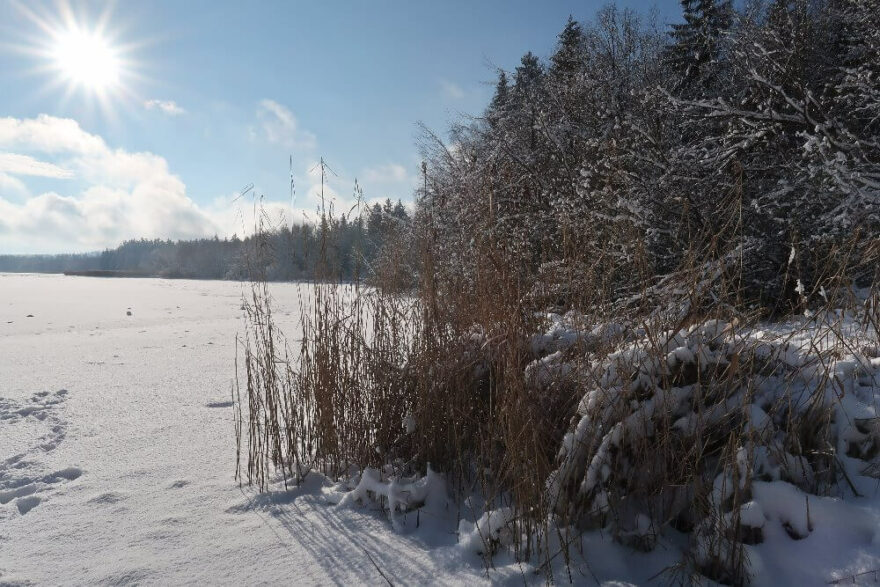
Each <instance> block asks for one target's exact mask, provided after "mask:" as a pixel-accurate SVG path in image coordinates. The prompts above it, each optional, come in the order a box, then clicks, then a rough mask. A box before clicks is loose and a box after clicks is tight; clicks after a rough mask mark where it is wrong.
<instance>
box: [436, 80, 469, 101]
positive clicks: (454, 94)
mask: <svg viewBox="0 0 880 587" xmlns="http://www.w3.org/2000/svg"><path fill="white" fill-rule="evenodd" d="M440 89H442V90H443V95H444V96H446V97H447V98H450V99H452V100H461V99H462V98H464V90H463V89H461V86H459V85H458V84H455V83H453V82H451V81H449V80H446V79H442V80H440Z"/></svg>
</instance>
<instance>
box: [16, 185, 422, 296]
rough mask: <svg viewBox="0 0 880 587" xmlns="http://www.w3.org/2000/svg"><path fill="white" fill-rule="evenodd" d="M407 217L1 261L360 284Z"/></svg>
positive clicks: (385, 214)
mask: <svg viewBox="0 0 880 587" xmlns="http://www.w3.org/2000/svg"><path fill="white" fill-rule="evenodd" d="M409 223H410V214H409V213H408V212H407V210H406V207H405V206H404V205H403V204H402V202H400V201H399V200H398V202H397V203H396V204H393V203H392V202H391V200H389V199H386V200H385V202H384V204H379V203H376V204H374V205H373V206H368V207H366V210H365V211H364V213H363V214H361V215H357V216H354V217H349V216H346V215H341V216H339V217H338V218H336V217H330V216H329V215H325V216H323V217H322V218H321V220H320V221H318V222H316V223H314V224H309V223H302V224H291V225H284V226H280V227H270V228H266V229H264V230H261V231H259V233H258V234H257V235H256V236H248V237H246V238H244V239H242V238H239V237H238V236H235V235H233V236H232V238H223V239H220V238H218V237H217V236H215V237H213V238H201V239H194V240H181V241H171V240H162V239H138V240H127V241H125V242H123V243H122V244H121V245H119V246H118V247H116V248H114V249H106V250H104V251H102V252H95V253H83V254H64V255H0V271H7V272H34V273H63V272H88V271H111V272H126V273H132V272H134V273H141V274H145V275H152V276H156V277H168V278H185V279H232V280H245V279H252V278H264V279H268V280H271V281H292V280H303V279H312V278H313V277H315V275H317V274H319V273H323V274H325V275H332V276H333V278H334V279H336V278H338V279H342V280H355V279H359V278H361V277H365V276H367V275H369V273H370V271H371V267H372V264H373V262H374V259H375V258H376V257H377V255H378V254H379V253H380V251H381V250H382V249H383V247H384V246H385V243H386V242H388V241H389V240H390V239H392V238H395V235H397V234H399V233H401V232H404V231H405V230H406V227H407V226H408V225H409Z"/></svg>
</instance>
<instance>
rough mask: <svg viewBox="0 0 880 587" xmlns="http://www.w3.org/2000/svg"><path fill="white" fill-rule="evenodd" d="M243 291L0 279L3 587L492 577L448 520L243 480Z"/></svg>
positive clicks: (320, 484)
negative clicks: (393, 515) (238, 349)
mask: <svg viewBox="0 0 880 587" xmlns="http://www.w3.org/2000/svg"><path fill="white" fill-rule="evenodd" d="M241 287H242V286H241V285H240V284H238V283H231V282H205V281H166V280H153V279H101V278H87V277H63V276H48V275H43V276H40V275H0V584H13V585H14V584H28V583H36V584H165V585H168V584H184V583H198V584H260V583H270V584H291V583H295V584H332V583H337V584H338V583H343V584H359V583H370V584H382V583H384V582H385V579H384V578H383V576H382V575H381V574H380V573H379V571H378V570H377V567H378V568H381V569H382V572H383V573H384V574H385V575H386V576H387V577H388V579H390V580H391V581H393V582H394V583H418V584H425V583H447V584H456V583H466V584H474V583H480V582H486V581H487V579H486V575H485V571H484V569H483V567H482V565H481V563H480V561H479V559H475V560H471V561H468V562H465V561H463V560H462V558H461V557H460V556H459V555H458V550H457V547H456V543H457V537H456V535H455V534H454V530H455V519H454V516H453V517H452V518H451V519H450V520H449V521H448V524H447V526H448V531H442V530H441V529H438V528H433V530H432V531H431V532H430V533H429V532H422V533H420V532H409V533H405V532H403V533H399V532H396V531H395V530H394V529H393V528H392V527H391V525H390V524H389V521H388V517H387V515H385V514H384V513H382V512H380V511H377V510H376V509H375V508H370V507H368V506H361V505H358V506H355V507H350V508H339V507H334V506H333V503H335V502H334V498H335V497H336V493H335V491H334V488H333V487H330V486H329V484H327V483H326V482H325V480H323V479H321V478H319V477H310V478H309V480H308V481H307V482H306V483H305V484H304V486H303V487H300V488H297V489H292V490H290V491H283V488H281V489H279V491H274V492H272V493H270V494H266V495H256V494H255V492H253V491H251V490H248V489H247V488H245V489H244V491H242V490H240V489H239V487H238V484H237V483H236V482H234V480H233V473H234V468H235V441H234V434H233V426H232V421H231V417H232V409H231V407H230V385H231V381H232V378H233V375H234V365H233V361H234V337H235V334H236V332H242V331H243V328H244V323H243V321H242V316H241V315H242V312H241V310H240V305H241V300H240V297H241V291H242V290H241ZM296 289H297V286H296V285H292V284H285V285H276V286H273V291H274V293H275V295H276V298H277V300H278V305H279V308H280V311H279V312H278V313H277V314H276V316H277V317H278V318H279V322H280V323H281V325H282V327H283V328H285V331H286V333H287V334H288V336H289V337H291V338H293V337H294V336H293V335H294V331H293V328H294V323H295V322H294V318H293V316H294V315H293V314H290V315H285V313H286V312H287V311H289V310H292V309H293V308H295V307H296V305H297V291H296ZM129 309H130V311H131V314H132V315H131V316H127V315H126V312H128V311H129ZM28 314H31V315H32V316H33V317H31V318H28V317H27V315H28ZM336 501H338V500H336ZM398 515H399V516H402V514H398ZM422 522H423V523H422V525H425V524H424V520H422ZM512 572H513V571H511V573H506V574H505V573H504V572H503V571H498V572H497V576H498V577H499V578H502V579H503V578H504V577H505V576H511V574H512ZM516 573H517V574H518V571H516ZM519 582H520V583H521V580H520V581H519Z"/></svg>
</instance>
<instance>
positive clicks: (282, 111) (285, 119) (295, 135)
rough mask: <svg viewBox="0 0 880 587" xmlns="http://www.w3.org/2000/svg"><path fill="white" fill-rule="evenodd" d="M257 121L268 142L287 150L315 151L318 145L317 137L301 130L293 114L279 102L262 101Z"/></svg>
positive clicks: (258, 108) (258, 109)
mask: <svg viewBox="0 0 880 587" xmlns="http://www.w3.org/2000/svg"><path fill="white" fill-rule="evenodd" d="M257 119H258V120H259V121H260V125H261V128H262V131H263V137H264V138H265V139H266V140H267V141H268V142H270V143H272V144H275V145H280V146H282V147H285V148H287V149H297V150H301V151H311V150H313V149H315V146H316V144H317V141H316V140H315V135H314V134H312V133H310V132H309V131H306V130H303V129H301V128H300V126H299V121H297V119H296V117H295V116H294V115H293V112H291V111H290V109H288V108H287V107H285V106H283V105H281V104H279V103H278V102H276V101H274V100H260V103H259V106H258V107H257Z"/></svg>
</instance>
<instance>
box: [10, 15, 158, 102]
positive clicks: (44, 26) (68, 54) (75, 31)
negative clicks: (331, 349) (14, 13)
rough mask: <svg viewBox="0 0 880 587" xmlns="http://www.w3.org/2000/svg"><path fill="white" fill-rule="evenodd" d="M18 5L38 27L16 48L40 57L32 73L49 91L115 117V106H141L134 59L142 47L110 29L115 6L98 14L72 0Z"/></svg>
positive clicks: (26, 34)
mask: <svg viewBox="0 0 880 587" xmlns="http://www.w3.org/2000/svg"><path fill="white" fill-rule="evenodd" d="M0 1H2V0H0ZM16 6H17V7H18V9H19V10H20V11H21V13H22V14H23V15H24V16H25V17H26V18H27V19H28V20H30V21H31V22H32V23H33V24H34V25H36V26H35V29H34V31H32V32H29V33H25V39H26V40H24V42H22V43H20V44H18V46H17V48H18V49H19V50H20V51H22V52H23V53H27V54H30V55H32V56H33V57H35V58H37V59H36V63H35V64H34V65H35V67H34V68H33V69H32V72H33V73H34V74H37V75H41V76H44V78H45V86H44V91H46V92H53V91H56V90H59V89H60V90H61V94H60V96H61V100H62V101H64V102H67V101H68V100H71V99H73V98H74V97H77V96H78V97H79V98H80V99H82V100H84V102H83V103H85V104H87V105H88V106H89V107H91V106H97V107H98V108H99V109H100V111H102V112H104V113H106V114H108V115H110V116H114V110H115V106H118V105H124V104H126V103H129V104H138V103H140V100H139V99H138V98H137V96H136V94H135V88H134V87H133V83H134V82H136V81H143V80H142V78H141V76H140V75H139V74H138V73H137V70H138V69H139V67H138V65H137V63H136V62H134V61H133V60H132V55H133V52H134V50H135V49H136V48H137V47H140V46H141V45H142V43H137V44H135V43H133V42H132V41H131V40H128V41H127V42H125V43H123V42H121V40H120V39H121V38H122V37H124V36H125V35H124V32H125V31H124V30H123V29H121V28H120V27H119V26H118V23H117V24H116V25H113V26H111V22H110V21H111V9H112V7H113V4H112V3H108V4H105V5H104V7H103V10H102V12H99V13H94V12H91V11H89V10H88V8H89V7H90V6H91V7H93V6H94V5H88V4H80V3H77V4H76V5H72V4H71V1H70V0H56V1H55V2H53V3H51V4H48V3H41V2H30V3H27V4H24V3H16Z"/></svg>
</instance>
